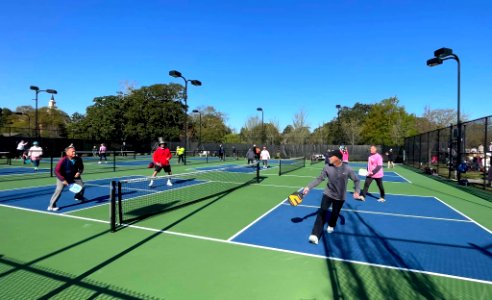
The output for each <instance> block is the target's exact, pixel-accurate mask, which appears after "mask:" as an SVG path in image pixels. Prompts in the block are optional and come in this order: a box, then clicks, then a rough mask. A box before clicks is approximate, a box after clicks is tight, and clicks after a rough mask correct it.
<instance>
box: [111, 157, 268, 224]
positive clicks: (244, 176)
mask: <svg viewBox="0 0 492 300" xmlns="http://www.w3.org/2000/svg"><path fill="white" fill-rule="evenodd" d="M259 170H260V169H259V164H255V165H253V166H229V167H222V168H215V169H208V170H202V171H195V172H190V173H183V174H176V175H170V176H159V177H154V178H152V177H146V178H134V179H124V180H119V181H113V182H112V183H111V205H110V223H111V229H112V230H113V231H116V228H117V227H118V226H121V225H125V224H129V223H134V222H136V221H138V220H141V219H144V218H146V217H148V216H151V215H155V214H159V213H162V212H165V211H168V210H171V209H175V208H178V207H181V206H184V205H187V204H191V203H195V202H198V201H203V200H207V199H214V198H215V197H218V196H221V195H223V194H225V193H228V192H231V191H233V190H236V189H238V188H241V187H244V186H246V185H249V184H252V183H257V182H259ZM168 180H170V181H171V183H172V186H170V185H168ZM151 181H152V186H149V185H150V183H151Z"/></svg>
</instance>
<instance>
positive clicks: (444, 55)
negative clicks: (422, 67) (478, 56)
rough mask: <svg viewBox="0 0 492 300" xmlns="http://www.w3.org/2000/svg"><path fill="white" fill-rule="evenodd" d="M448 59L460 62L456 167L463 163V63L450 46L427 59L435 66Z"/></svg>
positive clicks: (430, 64) (429, 63)
mask: <svg viewBox="0 0 492 300" xmlns="http://www.w3.org/2000/svg"><path fill="white" fill-rule="evenodd" d="M448 59H454V60H456V62H457V63H458V112H457V125H456V126H457V127H458V151H457V152H458V154H457V162H458V164H457V165H456V167H458V166H459V164H461V117H460V104H461V103H460V102H461V100H460V97H461V79H460V77H461V64H460V59H459V57H458V55H456V54H454V53H453V50H452V49H450V48H440V49H437V50H436V51H434V57H433V58H431V59H428V60H427V66H429V67H434V66H437V65H440V64H442V62H443V61H445V60H448ZM457 172H458V181H459V180H460V179H461V174H460V171H457Z"/></svg>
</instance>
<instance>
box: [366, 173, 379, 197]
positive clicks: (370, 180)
mask: <svg viewBox="0 0 492 300" xmlns="http://www.w3.org/2000/svg"><path fill="white" fill-rule="evenodd" d="M373 180H376V183H377V184H378V188H379V193H380V194H381V198H384V187H383V178H382V177H381V178H372V177H366V181H365V182H364V190H363V191H362V196H364V197H365V196H366V195H367V190H369V186H370V185H371V183H372V181H373Z"/></svg>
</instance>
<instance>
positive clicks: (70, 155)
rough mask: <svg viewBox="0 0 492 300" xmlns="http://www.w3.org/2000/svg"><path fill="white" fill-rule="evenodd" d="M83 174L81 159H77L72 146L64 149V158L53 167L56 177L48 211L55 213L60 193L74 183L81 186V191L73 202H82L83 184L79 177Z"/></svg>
mask: <svg viewBox="0 0 492 300" xmlns="http://www.w3.org/2000/svg"><path fill="white" fill-rule="evenodd" d="M82 172H84V163H83V162H82V158H80V157H78V156H77V155H76V152H75V148H74V147H73V146H68V147H67V148H65V156H64V157H62V159H60V160H59V161H58V163H57V164H56V167H55V175H56V189H55V192H54V193H53V196H51V200H50V205H49V206H48V210H49V211H57V210H58V209H59V208H58V207H57V206H56V202H57V201H58V199H59V198H60V196H61V193H62V191H63V189H64V188H65V186H68V185H70V184H72V183H76V184H78V185H80V186H82V190H81V191H80V192H78V193H77V194H75V197H74V198H75V200H78V201H84V182H83V181H82V178H81V177H80V176H81V175H82Z"/></svg>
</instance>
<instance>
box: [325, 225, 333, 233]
mask: <svg viewBox="0 0 492 300" xmlns="http://www.w3.org/2000/svg"><path fill="white" fill-rule="evenodd" d="M334 230H335V228H333V227H330V226H328V227H327V228H326V232H328V233H332V232H333V231H334Z"/></svg>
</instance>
